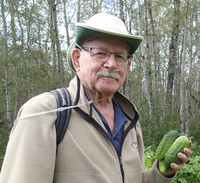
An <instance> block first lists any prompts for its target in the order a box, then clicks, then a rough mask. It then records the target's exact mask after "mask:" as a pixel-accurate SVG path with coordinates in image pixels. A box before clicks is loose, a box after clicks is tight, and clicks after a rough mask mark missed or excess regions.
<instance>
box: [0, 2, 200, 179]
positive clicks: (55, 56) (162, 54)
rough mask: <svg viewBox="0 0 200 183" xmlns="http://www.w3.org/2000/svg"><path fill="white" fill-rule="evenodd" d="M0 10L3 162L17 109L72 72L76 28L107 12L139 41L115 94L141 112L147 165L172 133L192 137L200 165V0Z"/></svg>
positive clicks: (18, 5) (64, 82) (7, 5)
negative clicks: (70, 57) (70, 53)
mask: <svg viewBox="0 0 200 183" xmlns="http://www.w3.org/2000/svg"><path fill="white" fill-rule="evenodd" d="M0 11H1V12H0V13H1V17H0V158H1V159H0V162H1V163H2V160H3V157H4V153H5V149H6V144H7V141H8V135H9V132H10V129H11V127H12V126H13V121H14V119H15V118H16V115H17V112H18V110H19V108H20V106H21V105H22V104H23V103H24V102H26V101H27V100H28V99H30V98H31V97H33V96H35V95H37V94H40V93H42V92H45V91H50V90H51V89H55V88H59V87H63V86H64V87H67V86H68V83H69V81H70V79H71V78H72V77H73V76H74V75H75V73H73V71H72V70H71V69H70V68H69V66H68V64H67V61H66V51H67V49H68V47H69V45H70V43H71V42H72V41H73V40H74V28H75V25H74V24H75V23H76V22H84V21H86V20H87V19H88V18H89V17H91V16H92V15H94V14H96V13H98V12H105V13H110V14H113V15H116V16H118V17H119V18H121V19H122V20H123V21H124V22H125V24H126V25H127V28H128V31H129V32H130V33H131V34H135V35H142V36H144V40H143V42H142V44H141V46H140V48H139V49H138V51H137V52H136V53H135V54H134V58H133V62H132V66H131V70H130V72H129V74H128V77H127V79H126V82H125V84H124V86H123V87H122V88H121V89H120V91H121V92H122V93H123V94H124V95H126V96H127V97H128V98H129V99H130V100H131V101H132V102H133V103H134V104H135V105H136V106H137V109H138V111H139V115H140V123H141V126H142V129H143V136H144V144H145V147H146V154H147V156H146V157H147V160H148V158H149V157H150V160H152V159H153V154H154V153H153V152H155V148H156V146H157V145H158V143H159V142H160V140H161V138H162V136H163V135H164V134H165V133H167V132H168V131H169V130H171V129H176V130H177V131H179V132H180V133H186V134H188V135H189V136H190V138H191V139H192V141H193V147H192V156H191V159H192V158H193V160H194V158H197V159H195V161H194V162H197V163H199V164H200V157H199V156H200V155H199V152H200V138H199V137H200V136H199V131H200V120H199V119H200V72H199V71H200V0H165V1H164V0H126V1H125V0H87V1H84V0H28V1H25V0H18V1H16V0H1V10H0ZM150 162H151V161H150ZM190 162H192V161H190ZM1 163H0V167H1ZM150 165H151V163H150ZM193 169H194V167H193ZM197 169H199V170H200V168H199V166H198V167H197ZM193 172H194V170H193ZM185 174H186V175H183V174H182V175H181V176H180V177H182V178H183V177H184V176H186V177H187V178H185V180H186V179H188V176H189V175H191V172H189V175H188V172H185ZM193 178H196V179H193V182H195V181H196V182H198V181H200V172H199V171H198V170H197V171H196V173H195V175H193ZM194 180H195V181H194ZM177 181H180V180H177ZM187 181H188V182H189V180H187Z"/></svg>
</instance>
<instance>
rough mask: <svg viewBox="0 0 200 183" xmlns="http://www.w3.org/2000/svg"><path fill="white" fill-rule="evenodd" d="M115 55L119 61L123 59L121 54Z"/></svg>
mask: <svg viewBox="0 0 200 183" xmlns="http://www.w3.org/2000/svg"><path fill="white" fill-rule="evenodd" d="M115 57H116V58H117V59H119V60H121V61H124V60H125V59H124V57H123V56H122V55H115Z"/></svg>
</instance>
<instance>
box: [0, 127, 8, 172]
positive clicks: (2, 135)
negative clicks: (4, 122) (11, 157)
mask: <svg viewBox="0 0 200 183" xmlns="http://www.w3.org/2000/svg"><path fill="white" fill-rule="evenodd" d="M9 133H10V128H9V127H7V126H6V127H1V128H0V170H1V165H2V162H3V157H4V154H5V151H6V145H7V142H8V137H9Z"/></svg>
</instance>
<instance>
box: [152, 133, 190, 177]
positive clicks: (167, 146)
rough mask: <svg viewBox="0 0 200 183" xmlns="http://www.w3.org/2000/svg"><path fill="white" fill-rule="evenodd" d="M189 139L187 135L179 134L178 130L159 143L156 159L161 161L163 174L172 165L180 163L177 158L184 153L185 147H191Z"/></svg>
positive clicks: (166, 135) (160, 165)
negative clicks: (180, 153)
mask: <svg viewBox="0 0 200 183" xmlns="http://www.w3.org/2000/svg"><path fill="white" fill-rule="evenodd" d="M189 144H190V142H189V139H188V137H187V136H186V135H183V134H178V132H177V131H176V130H171V131H169V132H168V133H167V134H165V135H164V137H163V139H162V140H161V142H160V143H159V145H158V147H157V149H156V153H155V158H156V159H159V160H160V162H159V169H160V171H161V172H162V173H166V172H168V171H169V169H170V164H171V163H177V164H178V163H179V162H180V159H179V158H178V157H177V154H178V153H179V152H183V150H184V148H185V147H189Z"/></svg>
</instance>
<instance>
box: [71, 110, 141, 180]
mask: <svg viewBox="0 0 200 183" xmlns="http://www.w3.org/2000/svg"><path fill="white" fill-rule="evenodd" d="M74 110H75V111H76V112H77V113H79V114H80V115H81V116H82V117H83V118H84V119H86V120H87V121H88V122H89V123H92V124H93V126H94V127H95V128H96V129H97V131H98V132H99V133H101V134H102V135H103V136H104V137H105V138H107V139H108V140H109V141H110V142H111V144H112V145H113V147H114V148H115V151H116V154H117V156H118V161H119V166H120V171H121V176H122V183H124V176H125V175H124V169H123V163H122V157H121V152H120V156H119V155H118V153H117V149H116V147H115V145H114V144H113V143H112V141H111V140H110V138H109V136H108V135H107V133H106V131H105V130H104V129H103V128H102V127H101V126H100V124H99V123H98V122H97V121H96V120H95V119H94V118H92V117H91V116H90V115H88V114H87V113H85V112H84V111H82V110H81V109H80V108H79V107H76V108H74ZM136 121H137V117H136V118H135V119H134V121H133V123H131V124H130V125H129V126H128V127H127V129H126V130H125V132H124V136H123V139H122V146H123V143H124V139H125V137H126V135H127V133H128V132H129V130H130V129H132V128H133V127H134V125H135V124H134V122H136ZM121 151H122V148H121Z"/></svg>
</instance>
